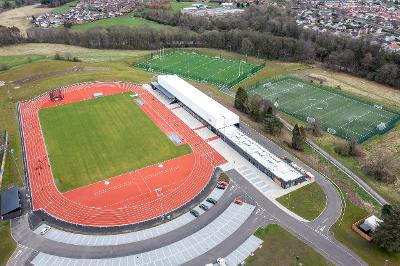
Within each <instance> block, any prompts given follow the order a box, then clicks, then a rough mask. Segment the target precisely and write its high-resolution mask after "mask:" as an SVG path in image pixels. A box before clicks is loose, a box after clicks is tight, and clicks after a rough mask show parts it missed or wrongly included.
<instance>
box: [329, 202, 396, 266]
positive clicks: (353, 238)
mask: <svg viewBox="0 0 400 266" xmlns="http://www.w3.org/2000/svg"><path fill="white" fill-rule="evenodd" d="M366 216H368V213H367V212H366V211H365V210H363V209H361V208H359V207H357V206H355V205H354V204H352V203H351V202H350V201H348V200H346V209H345V213H344V215H343V220H340V219H339V220H338V221H337V222H336V224H334V226H333V227H332V232H333V233H334V236H335V238H336V239H337V240H339V241H340V242H342V243H343V244H344V245H346V246H347V247H348V248H350V249H351V250H352V251H354V252H355V253H356V254H357V255H359V256H360V257H361V258H363V259H364V260H365V261H366V262H367V263H368V264H369V265H371V266H381V265H387V266H395V265H400V253H389V252H387V251H385V250H383V249H381V248H379V247H377V246H376V245H374V244H373V243H370V242H368V241H366V240H364V239H363V238H361V237H360V236H359V235H358V234H356V233H355V232H354V231H353V230H352V229H351V225H352V224H353V223H355V222H357V221H358V220H360V219H362V218H365V217H366ZM386 259H387V260H388V263H387V264H385V260H386Z"/></svg>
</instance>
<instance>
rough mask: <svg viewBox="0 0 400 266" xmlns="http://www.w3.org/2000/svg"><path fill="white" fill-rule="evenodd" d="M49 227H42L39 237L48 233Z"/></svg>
mask: <svg viewBox="0 0 400 266" xmlns="http://www.w3.org/2000/svg"><path fill="white" fill-rule="evenodd" d="M50 229H51V227H50V226H48V225H46V226H45V227H43V229H42V230H41V231H40V234H41V235H45V234H46V233H47V232H48V231H50Z"/></svg>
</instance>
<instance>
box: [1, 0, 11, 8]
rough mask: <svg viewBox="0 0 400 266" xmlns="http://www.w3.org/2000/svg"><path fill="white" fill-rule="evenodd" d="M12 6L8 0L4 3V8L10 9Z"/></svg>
mask: <svg viewBox="0 0 400 266" xmlns="http://www.w3.org/2000/svg"><path fill="white" fill-rule="evenodd" d="M10 7H11V5H10V2H8V0H6V1H5V2H4V3H3V8H4V9H8V8H10Z"/></svg>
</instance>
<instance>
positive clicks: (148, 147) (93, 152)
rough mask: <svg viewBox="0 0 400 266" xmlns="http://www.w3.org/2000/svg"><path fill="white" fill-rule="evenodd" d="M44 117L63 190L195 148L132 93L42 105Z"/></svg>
mask: <svg viewBox="0 0 400 266" xmlns="http://www.w3.org/2000/svg"><path fill="white" fill-rule="evenodd" d="M39 119H40V124H41V128H42V131H43V134H44V139H45V142H46V147H47V152H48V155H49V158H50V164H51V167H52V172H53V176H54V179H55V183H56V186H57V188H58V189H59V190H60V191H61V192H65V191H69V190H71V189H74V188H78V187H81V186H84V185H88V184H91V183H94V182H97V181H101V180H104V179H106V178H109V177H113V176H116V175H119V174H122V173H126V172H129V171H132V170H136V169H139V168H142V167H145V166H147V165H151V164H154V163H157V162H162V161H165V160H169V159H173V158H176V157H178V156H181V155H185V154H188V153H190V152H191V149H190V147H189V146H188V145H186V144H184V145H180V146H176V145H175V144H174V143H173V142H172V141H171V140H170V139H169V138H168V137H167V136H166V135H165V134H164V133H163V132H162V131H161V130H160V129H159V128H158V127H157V126H156V125H155V124H154V123H153V121H152V120H151V119H150V118H149V117H148V116H147V114H146V113H145V112H144V111H143V110H141V109H140V108H139V106H138V105H137V103H135V102H134V100H133V99H132V98H131V97H130V96H129V94H127V93H124V94H117V95H112V96H107V97H100V98H96V99H91V100H88V101H82V102H76V103H71V104H66V105H61V106H57V107H52V108H47V109H42V110H40V111H39Z"/></svg>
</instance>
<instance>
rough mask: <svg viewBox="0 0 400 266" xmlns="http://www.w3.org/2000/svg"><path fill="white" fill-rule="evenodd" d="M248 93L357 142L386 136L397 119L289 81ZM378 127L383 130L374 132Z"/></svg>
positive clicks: (281, 80) (369, 106)
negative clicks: (311, 119) (312, 119)
mask: <svg viewBox="0 0 400 266" xmlns="http://www.w3.org/2000/svg"><path fill="white" fill-rule="evenodd" d="M250 93H251V94H259V95H261V96H263V97H265V98H268V99H269V100H271V101H273V102H274V103H275V104H276V106H277V107H278V109H279V110H281V111H283V112H285V113H287V114H289V115H292V116H294V117H296V118H299V119H301V120H303V121H307V120H308V121H310V118H314V119H317V120H319V122H320V123H321V125H322V127H323V128H325V129H327V131H328V132H330V133H332V134H334V135H337V136H339V137H342V138H345V139H355V140H357V141H358V142H362V141H365V140H366V139H368V138H369V137H371V136H372V135H374V134H377V133H384V132H386V131H387V130H388V129H390V128H391V127H392V126H393V125H394V124H395V122H396V121H397V120H398V119H399V115H398V114H396V113H393V112H390V111H387V110H384V109H383V108H382V107H380V106H376V105H373V104H369V103H365V102H362V101H359V100H356V99H353V98H351V97H348V96H346V95H343V94H341V93H336V92H334V91H332V90H330V89H327V88H322V87H319V86H317V85H314V84H312V83H310V82H306V81H302V80H299V79H296V78H291V77H287V78H278V79H275V80H269V81H265V82H262V83H260V84H258V85H256V86H255V87H254V88H252V89H251V90H250ZM381 123H384V124H385V125H386V128H384V129H378V125H379V124H381Z"/></svg>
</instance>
